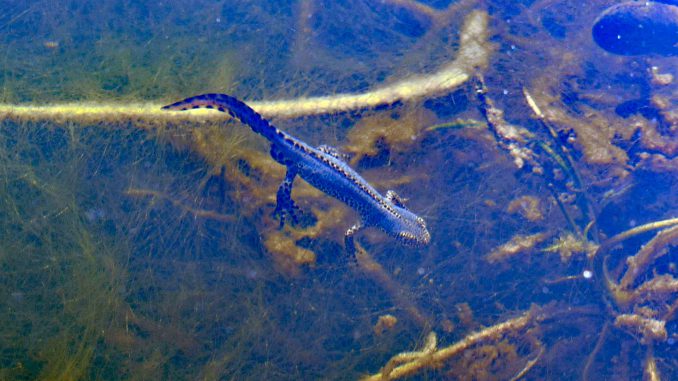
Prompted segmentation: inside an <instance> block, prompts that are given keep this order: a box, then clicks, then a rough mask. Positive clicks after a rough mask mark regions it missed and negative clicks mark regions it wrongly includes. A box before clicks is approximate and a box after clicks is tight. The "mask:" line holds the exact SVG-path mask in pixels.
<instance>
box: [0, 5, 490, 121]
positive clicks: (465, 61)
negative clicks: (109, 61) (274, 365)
mask: <svg viewBox="0 0 678 381" xmlns="http://www.w3.org/2000/svg"><path fill="white" fill-rule="evenodd" d="M487 24H488V15H487V13H486V12H484V11H474V12H472V13H470V14H469V15H468V16H467V17H466V20H465V22H464V26H463V28H462V30H461V34H460V48H459V51H458V54H457V57H456V58H455V59H454V60H453V61H452V62H450V63H448V64H446V65H444V66H442V67H441V68H440V69H439V70H438V71H436V72H434V73H431V74H421V75H414V76H411V77H408V78H404V79H401V80H399V81H396V82H394V83H392V84H390V85H385V86H381V87H377V88H375V89H374V90H371V91H367V92H365V93H358V94H350V93H347V94H336V95H329V96H320V97H309V98H297V99H291V100H279V101H261V102H254V101H248V102H247V103H248V104H249V105H250V106H251V107H252V108H253V109H254V110H256V111H257V112H259V113H260V114H263V115H264V116H266V117H278V118H293V117H300V116H306V115H322V114H330V113H336V112H346V111H353V110H360V109H369V108H374V107H377V106H382V105H387V104H392V103H395V102H406V101H412V100H417V99H422V98H427V97H431V96H435V95H439V94H444V93H446V92H449V91H451V90H453V89H455V88H456V87H458V86H459V85H461V84H463V83H465V82H466V81H468V80H469V79H470V78H471V77H472V76H473V74H474V73H475V71H476V70H478V69H483V68H486V67H487V65H488V61H489V57H490V55H491V53H492V52H493V50H494V46H493V44H491V43H489V42H488V41H487V40H488V31H487ZM164 103H165V102H158V103H151V102H149V103H138V104H113V103H87V102H85V103H83V102H79V103H66V104H53V105H12V104H0V118H16V119H22V120H78V121H84V122H97V121H101V120H105V119H115V120H121V119H122V120H125V119H132V120H135V119H140V120H148V121H151V122H154V121H160V122H162V121H176V120H195V119H198V120H206V119H224V118H225V117H226V116H224V115H220V114H218V113H209V112H207V111H209V110H207V111H205V110H202V111H201V110H191V111H190V112H185V113H178V112H167V111H163V110H161V107H162V105H163V104H164Z"/></svg>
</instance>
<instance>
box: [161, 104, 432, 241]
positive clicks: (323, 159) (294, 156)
mask: <svg viewBox="0 0 678 381" xmlns="http://www.w3.org/2000/svg"><path fill="white" fill-rule="evenodd" d="M194 108H214V109H217V110H219V111H222V112H228V113H229V114H230V115H231V116H232V117H234V118H237V119H239V120H240V121H241V122H242V123H244V124H246V125H248V126H250V128H252V130H253V131H254V132H257V133H259V134H261V135H263V136H264V137H266V139H268V140H269V141H270V142H271V156H272V157H273V159H274V160H275V161H277V162H278V163H280V164H282V165H285V166H286V167H287V173H286V175H285V179H284V180H283V182H282V184H281V185H280V188H278V194H277V205H276V209H275V213H276V214H279V215H280V225H281V227H282V225H283V224H284V222H285V215H286V214H289V215H290V216H291V217H292V218H294V216H295V215H294V211H295V209H296V206H295V204H294V201H293V200H292V184H293V182H294V179H295V177H296V176H297V175H299V176H300V177H301V178H302V179H304V180H306V181H307V182H308V183H309V184H311V185H313V186H314V187H316V188H318V189H319V190H321V191H323V192H324V193H326V194H328V195H330V196H332V197H334V198H336V199H338V200H339V201H342V202H343V203H345V204H346V205H348V206H350V207H351V208H352V209H354V210H355V211H356V212H358V214H359V215H360V221H359V222H358V223H356V224H355V225H353V226H352V227H351V228H349V229H348V231H347V232H346V236H345V244H346V249H347V250H348V251H349V252H350V253H354V251H355V246H354V243H353V236H354V235H355V233H357V232H358V231H360V230H361V229H363V228H366V227H376V228H378V229H380V230H382V231H383V232H385V233H386V234H388V235H390V236H392V237H394V238H396V239H398V240H399V241H400V242H402V243H404V244H406V245H410V246H424V245H427V244H428V243H429V241H430V239H431V236H430V234H429V232H428V229H427V228H426V223H425V222H424V220H423V219H422V218H421V217H419V216H417V215H416V214H414V213H412V212H411V211H409V210H408V209H407V208H406V207H405V206H404V205H403V203H402V201H401V199H400V198H399V197H398V195H396V193H395V192H393V191H388V192H387V193H386V196H382V195H381V194H380V193H379V192H377V190H376V189H374V188H373V187H372V186H371V185H370V184H368V183H367V181H365V179H363V178H362V177H360V175H359V174H358V173H357V172H356V171H354V170H353V169H352V168H351V167H349V166H348V164H346V163H345V162H344V161H342V160H341V159H340V158H339V155H338V154H337V152H336V151H334V150H333V149H331V148H329V147H325V146H320V147H318V148H314V147H311V146H309V145H308V144H306V143H304V142H302V141H300V140H299V139H297V138H295V137H293V136H291V135H289V134H287V133H286V132H284V131H281V130H279V129H278V128H276V127H274V126H273V125H271V124H270V123H269V122H268V121H267V120H266V119H264V118H263V117H262V116H261V115H259V114H258V113H257V112H256V111H254V110H253V109H252V108H250V107H249V106H248V105H246V104H245V103H243V102H242V101H240V100H238V99H236V98H234V97H231V96H229V95H226V94H203V95H198V96H195V97H191V98H186V99H184V100H182V101H179V102H176V103H173V104H171V105H167V106H164V107H163V109H166V110H178V111H183V110H189V109H194Z"/></svg>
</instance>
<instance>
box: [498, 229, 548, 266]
mask: <svg viewBox="0 0 678 381" xmlns="http://www.w3.org/2000/svg"><path fill="white" fill-rule="evenodd" d="M548 237H549V234H546V233H535V234H530V235H522V234H516V235H515V236H513V238H511V240H510V241H509V242H507V243H505V244H503V245H501V246H499V247H497V248H495V249H494V250H492V251H491V252H490V253H489V254H488V255H487V256H486V257H485V260H486V261H488V262H489V263H497V262H504V261H506V260H508V259H510V258H513V257H515V256H516V255H518V254H522V253H527V252H530V251H532V249H534V247H535V246H536V245H538V244H539V243H541V242H544V241H545V240H546V239H547V238H548Z"/></svg>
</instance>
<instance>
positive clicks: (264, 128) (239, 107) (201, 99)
mask: <svg viewBox="0 0 678 381" xmlns="http://www.w3.org/2000/svg"><path fill="white" fill-rule="evenodd" d="M194 108H213V109H217V110H219V111H221V112H227V113H229V114H230V115H231V116H232V117H234V118H237V119H239V120H240V121H241V122H242V123H244V124H246V125H248V126H250V128H252V130H253V131H254V132H256V133H259V134H261V135H263V136H264V137H266V138H267V139H268V140H270V141H275V140H276V135H278V134H279V130H278V129H277V128H275V127H274V126H273V125H271V124H270V123H269V122H268V121H267V120H266V119H264V118H263V117H262V116H261V115H259V114H258V113H257V112H256V111H254V110H253V109H252V108H251V107H250V106H248V105H246V104H245V102H243V101H241V100H239V99H237V98H234V97H232V96H230V95H226V94H202V95H196V96H194V97H190V98H186V99H184V100H183V101H179V102H176V103H172V104H171V105H167V106H163V108H162V109H163V110H174V111H184V110H190V109H194Z"/></svg>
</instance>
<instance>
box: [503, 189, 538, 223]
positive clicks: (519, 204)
mask: <svg viewBox="0 0 678 381" xmlns="http://www.w3.org/2000/svg"><path fill="white" fill-rule="evenodd" d="M506 210H507V211H508V212H509V213H518V214H520V215H521V216H523V217H524V218H525V219H526V220H528V221H531V222H537V221H541V220H543V219H544V214H543V212H542V207H541V201H540V199H539V198H537V197H535V196H527V195H525V196H521V197H518V198H515V199H513V200H511V202H510V203H509V204H508V206H507V207H506Z"/></svg>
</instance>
